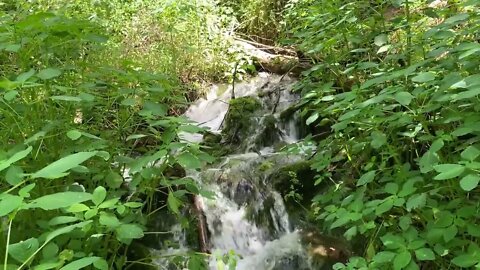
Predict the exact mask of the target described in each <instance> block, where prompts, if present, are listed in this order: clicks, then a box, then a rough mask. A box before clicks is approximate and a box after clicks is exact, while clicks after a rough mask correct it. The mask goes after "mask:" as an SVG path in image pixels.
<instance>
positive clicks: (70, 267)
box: [60, 257, 100, 270]
mask: <svg viewBox="0 0 480 270" xmlns="http://www.w3.org/2000/svg"><path fill="white" fill-rule="evenodd" d="M99 259H100V258H99V257H85V258H81V259H78V260H76V261H73V262H71V263H69V264H67V265H65V266H64V267H62V268H60V270H78V269H82V268H85V267H87V266H89V265H91V264H92V263H94V262H96V261H98V260H99Z"/></svg>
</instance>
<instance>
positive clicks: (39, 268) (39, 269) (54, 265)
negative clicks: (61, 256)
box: [33, 261, 64, 270]
mask: <svg viewBox="0 0 480 270" xmlns="http://www.w3.org/2000/svg"><path fill="white" fill-rule="evenodd" d="M63 264H64V262H63V261H56V262H49V263H42V264H39V265H35V267H34V268H33V270H49V269H58V268H59V267H60V266H62V265H63Z"/></svg>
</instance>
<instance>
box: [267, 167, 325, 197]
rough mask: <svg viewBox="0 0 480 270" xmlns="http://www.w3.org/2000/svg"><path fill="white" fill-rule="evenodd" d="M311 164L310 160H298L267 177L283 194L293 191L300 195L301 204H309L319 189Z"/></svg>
mask: <svg viewBox="0 0 480 270" xmlns="http://www.w3.org/2000/svg"><path fill="white" fill-rule="evenodd" d="M311 164H312V163H311V161H299V162H297V163H294V164H290V165H287V166H284V167H282V168H280V169H278V170H277V171H275V172H274V173H272V174H271V175H270V176H269V177H268V178H269V182H270V183H271V184H272V186H273V188H274V189H275V190H277V191H278V192H280V194H282V195H283V196H286V195H291V193H292V191H293V192H294V193H297V194H300V195H301V196H302V197H301V198H300V202H301V203H302V204H305V205H306V204H309V203H310V202H311V200H312V199H313V197H314V196H315V195H316V194H317V193H318V192H319V191H320V190H321V187H320V186H315V175H316V172H315V171H314V170H312V168H311Z"/></svg>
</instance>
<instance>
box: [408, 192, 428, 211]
mask: <svg viewBox="0 0 480 270" xmlns="http://www.w3.org/2000/svg"><path fill="white" fill-rule="evenodd" d="M426 201H427V194H426V193H421V194H413V195H412V196H411V197H410V198H408V200H407V210H408V211H409V212H410V211H411V210H413V209H417V208H422V207H423V206H425V203H426Z"/></svg>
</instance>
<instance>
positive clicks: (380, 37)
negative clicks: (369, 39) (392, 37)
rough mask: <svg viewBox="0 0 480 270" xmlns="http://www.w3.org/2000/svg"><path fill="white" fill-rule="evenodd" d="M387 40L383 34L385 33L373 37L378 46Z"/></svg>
mask: <svg viewBox="0 0 480 270" xmlns="http://www.w3.org/2000/svg"><path fill="white" fill-rule="evenodd" d="M387 42H388V36H387V35H385V34H380V35H378V36H376V37H375V42H374V43H375V45H377V46H378V47H380V46H383V45H384V44H386V43H387Z"/></svg>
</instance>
